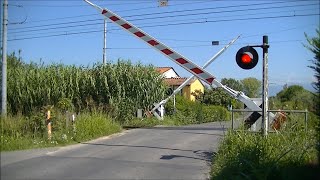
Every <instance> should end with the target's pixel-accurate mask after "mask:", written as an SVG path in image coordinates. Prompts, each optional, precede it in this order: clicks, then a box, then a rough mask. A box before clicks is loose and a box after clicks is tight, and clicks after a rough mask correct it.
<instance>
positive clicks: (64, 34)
mask: <svg viewBox="0 0 320 180" xmlns="http://www.w3.org/2000/svg"><path fill="white" fill-rule="evenodd" d="M316 15H320V14H316V13H314V14H301V15H282V16H265V17H252V18H237V19H222V20H211V21H210V20H205V21H194V22H188V23H168V24H160V25H153V26H141V27H144V28H146V27H149V28H150V27H160V26H176V25H186V24H187V25H190V24H203V23H215V22H226V21H246V20H260V19H278V18H290V17H305V16H316ZM92 32H101V31H85V32H72V33H67V32H66V33H62V34H56V35H45V36H33V37H25V38H15V39H9V40H8V41H17V40H26V39H37V38H44V37H57V36H66V35H73V34H86V33H92Z"/></svg>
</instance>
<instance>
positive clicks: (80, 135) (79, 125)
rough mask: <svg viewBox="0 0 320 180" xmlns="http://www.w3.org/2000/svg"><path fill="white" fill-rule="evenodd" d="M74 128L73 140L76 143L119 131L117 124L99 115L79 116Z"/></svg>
mask: <svg viewBox="0 0 320 180" xmlns="http://www.w3.org/2000/svg"><path fill="white" fill-rule="evenodd" d="M75 126H76V129H75V135H74V139H75V140H76V141H86V140H89V139H94V138H97V137H101V136H106V135H110V134H113V133H116V132H119V131H120V130H121V127H120V125H119V124H118V123H116V122H114V121H112V119H111V118H109V117H107V116H106V115H103V114H101V113H93V114H86V113H84V114H81V115H79V116H78V117H77V120H76V123H75Z"/></svg>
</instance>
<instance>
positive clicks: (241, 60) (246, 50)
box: [236, 46, 259, 69]
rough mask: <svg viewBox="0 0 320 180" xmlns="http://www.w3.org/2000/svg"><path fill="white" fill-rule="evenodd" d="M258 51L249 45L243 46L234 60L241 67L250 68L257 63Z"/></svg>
mask: <svg viewBox="0 0 320 180" xmlns="http://www.w3.org/2000/svg"><path fill="white" fill-rule="evenodd" d="M258 59H259V57H258V53H257V51H256V50H255V49H254V48H253V47H251V46H245V47H243V48H241V49H239V51H238V52H237V55H236V61H237V64H238V66H239V67H241V68H242V69H252V68H254V67H255V66H256V65H257V63H258Z"/></svg>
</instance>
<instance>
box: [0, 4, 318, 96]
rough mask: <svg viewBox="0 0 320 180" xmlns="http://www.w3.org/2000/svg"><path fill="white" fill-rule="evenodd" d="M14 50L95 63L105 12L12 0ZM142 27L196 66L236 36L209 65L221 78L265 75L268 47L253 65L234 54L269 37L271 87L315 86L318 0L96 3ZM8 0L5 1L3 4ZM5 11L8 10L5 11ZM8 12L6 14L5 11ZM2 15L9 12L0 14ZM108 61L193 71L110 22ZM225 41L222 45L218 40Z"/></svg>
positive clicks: (30, 57)
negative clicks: (312, 45)
mask: <svg viewBox="0 0 320 180" xmlns="http://www.w3.org/2000/svg"><path fill="white" fill-rule="evenodd" d="M8 2H9V7H8V17H9V25H8V44H7V45H8V47H7V50H8V53H9V54H10V53H12V52H16V54H18V52H19V50H21V53H20V56H21V57H22V59H23V61H25V62H31V61H32V62H40V61H41V62H44V63H45V64H52V63H63V64H66V65H73V64H74V65H77V66H88V65H93V64H95V63H98V62H99V63H101V62H102V57H103V25H104V20H103V19H104V17H103V16H102V15H101V14H100V13H99V12H98V11H97V10H96V9H94V8H93V7H91V6H89V5H88V4H87V3H85V2H84V1H83V0H8ZM92 2H93V3H95V4H97V5H99V6H101V7H103V8H107V9H109V10H111V11H113V12H115V13H117V14H118V15H119V16H121V17H123V18H124V19H126V20H128V21H129V22H130V23H132V24H134V25H136V26H137V27H139V28H141V29H142V30H144V31H145V32H147V33H148V34H149V35H151V36H153V37H154V38H156V39H158V40H159V41H161V42H162V43H164V44H166V45H167V46H169V47H171V48H173V49H174V50H176V51H177V52H179V53H180V54H182V55H184V56H185V57H188V58H189V59H190V60H191V61H192V62H194V63H195V64H197V65H199V66H202V65H203V64H205V62H207V61H208V60H209V59H210V58H211V57H212V56H213V55H214V54H216V53H217V52H218V51H219V50H220V49H222V48H223V47H224V46H225V45H226V44H228V43H229V42H230V41H231V40H232V39H234V38H235V37H237V36H239V35H241V36H240V38H239V39H238V40H237V41H236V42H235V43H234V44H233V45H232V46H230V47H229V48H228V49H227V50H226V51H225V52H224V53H223V54H222V55H221V56H220V57H219V58H217V59H216V60H215V61H214V62H213V63H212V64H211V65H210V66H209V67H208V68H206V70H207V71H208V72H210V73H211V74H213V75H214V76H215V77H216V78H217V79H218V80H221V78H234V79H237V80H241V79H244V78H247V77H255V78H257V79H259V80H261V79H262V60H263V54H262V48H260V47H257V48H255V49H256V50H257V52H258V54H259V62H258V65H257V66H256V67H255V68H253V69H251V70H243V69H241V68H240V67H238V66H237V64H236V61H235V55H236V53H237V51H238V50H239V49H240V48H241V47H244V46H247V45H261V44H262V36H264V35H266V36H268V38H269V45H270V48H269V53H268V76H269V83H270V84H269V86H270V87H272V86H277V87H282V86H283V85H284V84H289V85H291V84H298V85H302V86H304V87H305V88H307V89H309V90H312V87H311V83H312V82H314V81H315V78H314V71H312V70H311V69H310V68H308V66H310V65H312V63H311V62H310V60H312V59H313V57H314V54H312V53H311V52H310V51H308V50H307V49H306V48H305V47H304V44H305V45H306V44H308V43H307V41H306V38H305V33H306V34H307V35H308V36H309V37H315V36H316V28H319V21H320V20H319V16H320V15H319V14H320V12H319V9H320V4H319V1H318V0H306V1H302V0H298V1H295V0H284V1H278V0H274V1H239V0H236V1H235V0H224V1H217V0H168V5H167V6H159V2H158V0H93V1H92ZM2 3H3V0H1V4H2ZM1 12H2V9H1ZM1 16H2V13H1ZM1 19H2V17H1ZM106 41H107V50H106V54H107V55H106V56H107V61H108V62H112V63H114V62H117V60H118V59H123V60H131V61H132V62H133V63H142V64H145V65H149V64H152V65H154V66H157V67H173V68H174V69H175V71H176V72H177V73H178V74H179V75H180V76H182V77H189V76H190V75H191V74H190V73H189V72H187V71H186V70H184V69H183V68H181V67H180V66H179V65H177V64H175V63H174V62H173V61H171V60H170V59H168V58H167V57H165V56H164V55H162V54H160V53H159V52H158V51H156V50H154V49H152V48H151V47H150V46H148V45H147V44H145V43H144V42H143V41H141V40H140V39H137V38H136V37H134V36H132V35H131V34H129V33H128V32H126V31H124V30H122V29H121V28H119V27H118V26H117V25H115V24H113V23H112V22H110V21H108V22H107V36H106ZM212 41H219V45H215V46H213V45H212Z"/></svg>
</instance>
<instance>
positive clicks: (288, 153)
mask: <svg viewBox="0 0 320 180" xmlns="http://www.w3.org/2000/svg"><path fill="white" fill-rule="evenodd" d="M316 143H317V140H316V136H315V130H314V128H310V129H309V130H308V131H306V130H305V129H304V127H302V126H301V127H298V126H297V124H294V127H293V126H291V127H286V128H285V129H282V130H281V131H279V132H278V133H270V134H269V135H268V137H263V136H261V134H256V133H252V132H248V131H229V132H228V134H227V136H226V137H225V138H224V140H223V141H222V142H221V144H220V147H219V150H218V153H217V154H216V156H215V157H214V160H213V166H212V179H301V178H307V179H308V178H310V177H312V178H314V177H316V176H318V175H319V173H318V174H317V171H318V170H320V169H318V170H317V167H316V166H315V165H314V163H315V160H316V157H317V151H316Z"/></svg>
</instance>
